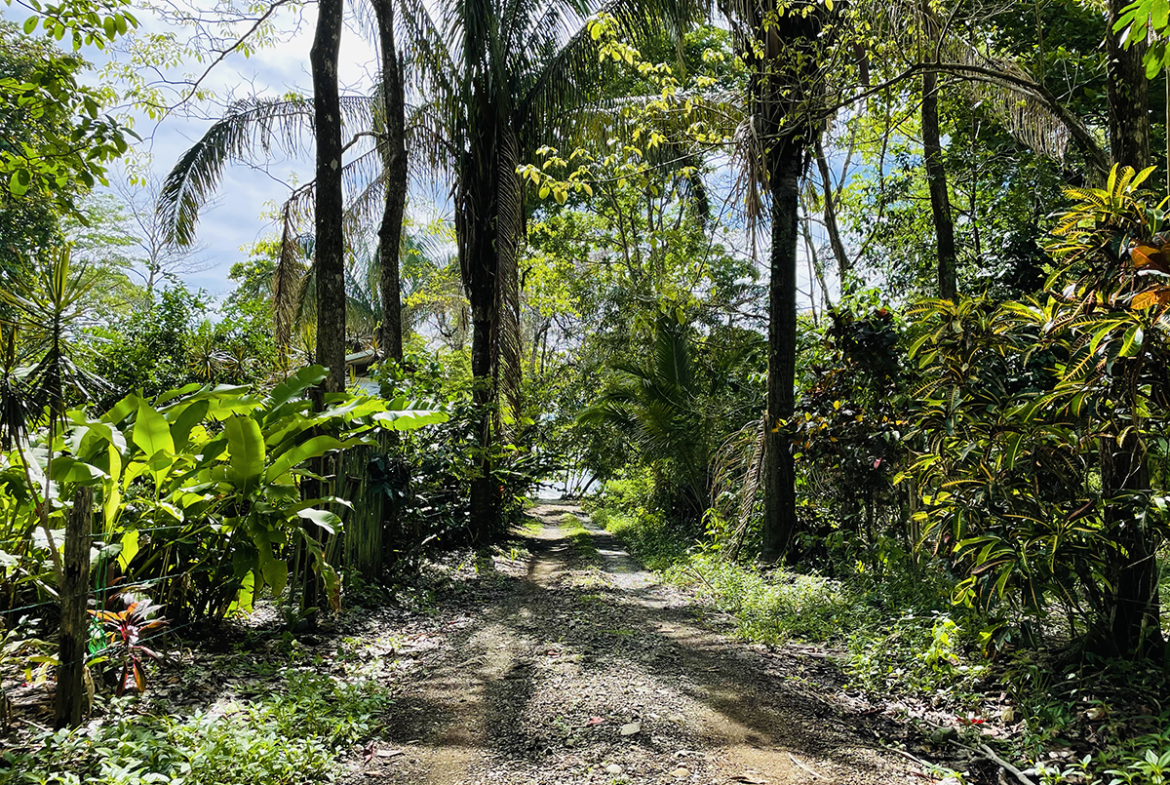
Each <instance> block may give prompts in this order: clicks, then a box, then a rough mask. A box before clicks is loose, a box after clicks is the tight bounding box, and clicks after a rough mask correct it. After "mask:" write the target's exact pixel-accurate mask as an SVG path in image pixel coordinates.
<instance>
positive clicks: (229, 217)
mask: <svg viewBox="0 0 1170 785" xmlns="http://www.w3.org/2000/svg"><path fill="white" fill-rule="evenodd" d="M197 1H198V0H197ZM133 13H134V14H135V16H136V17H137V18H138V21H139V29H138V30H137V31H136V35H139V36H143V35H152V34H159V33H174V34H175V35H176V36H177V37H180V38H186V37H189V36H190V34H191V30H189V29H188V30H184V29H179V28H176V27H174V26H171V25H168V24H166V23H165V22H164V21H162V20H160V18H159V17H158V16H156V15H154V14H152V13H150V12H148V11H143V10H141V9H140V8H139V7H138V6H137V4H136V5H135V9H134V12H133ZM25 17H26V14H24V13H22V12H21V11H20V9H19V8H13V7H5V6H0V18H4V19H7V20H10V21H14V22H16V23H17V24H20V23H22V22H23V21H24V18H25ZM315 23H316V5H315V4H311V5H307V6H304V7H303V8H301V9H300V10H298V11H291V10H290V11H289V12H286V13H285V15H284V17H283V18H278V25H277V26H278V28H279V29H280V30H281V33H280V38H281V39H282V40H280V41H279V42H277V43H275V44H274V45H271V46H267V47H264V48H261V49H259V50H257V51H256V52H254V53H252V54H251V55H250V56H249V57H244V56H243V55H240V54H232V55H229V56H228V57H226V58H225V59H224V60H223V61H222V62H220V63H218V64H217V65H216V66H215V67H214V68H213V69H212V70H211V72H210V74H209V76H208V78H207V80H206V82H205V86H206V87H208V88H210V89H211V90H212V92H213V93H214V94H215V97H216V98H215V100H214V101H211V102H204V103H200V104H194V105H192V106H191V107H190V109H191V111H190V112H188V113H173V114H170V115H168V116H167V117H166V118H164V119H163V120H162V121H161V122H159V121H153V120H150V119H148V118H147V117H146V116H145V115H144V114H141V113H134V112H131V113H130V114H131V115H132V116H133V118H134V131H135V133H137V134H138V135H139V136H141V137H142V141H141V142H139V143H136V144H135V145H134V147H135V150H136V151H137V152H138V153H145V154H147V155H148V160H149V168H150V171H151V173H152V174H153V175H154V176H156V177H157V178H158V179H159V180H160V181H161V179H162V178H164V177H165V176H166V174H167V172H168V171H169V170H170V169H171V167H172V166H173V165H174V164H175V162H176V161H178V159H179V157H180V156H181V155H182V153H183V152H184V151H185V150H187V149H188V148H189V147H190V146H191V145H192V144H193V143H194V142H195V141H196V140H198V139H199V138H200V137H201V136H202V135H203V134H204V133H206V131H207V130H208V129H209V128H210V127H211V125H212V123H213V121H214V118H215V117H216V116H217V115H218V114H219V113H220V112H222V110H223V107H224V105H225V104H226V102H227V101H229V100H230V99H231V98H233V97H245V96H249V95H253V94H260V95H263V94H269V95H279V94H284V93H288V92H292V91H296V92H301V93H306V94H307V93H310V92H311V90H310V87H311V84H312V80H311V75H310V72H309V49H310V47H311V45H312V39H313V26H314V25H315ZM36 35H40V30H39V29H38V31H37V33H36ZM67 42H68V39H66V43H67ZM116 49H117V48H116V47H115V48H112V49H111V50H108V51H103V50H99V49H97V48H96V47H85V48H84V49H83V50H82V52H81V54H82V55H83V56H84V57H85V58H86V59H87V60H88V61H89V62H90V63H91V64H92V65H93V66H94V70H93V71H91V72H90V73H89V74H87V75H86V76H85V77H84V79H83V81H88V82H89V83H91V84H96V83H97V81H98V79H99V77H98V72H99V71H100V70H101V69H102V67H104V66H105V65H106V64H107V63H109V62H110V61H111V60H112V59H115V58H120V59H122V60H124V59H125V56H124V54H120V53H118V52H117V50H116ZM341 59H342V62H341V64H340V73H339V77H340V81H341V85H342V90H343V93H345V92H350V93H363V94H366V93H368V90H369V86H370V85H371V84H372V83H373V79H374V74H375V72H376V67H377V59H376V56H375V52H374V50H373V48H372V47H370V46H369V45H368V44H367V43H366V42H365V41H364V40H363V39H362V36H361V35H360V34H359V33H358V32H356V31H355V30H354V29H353V27H352V26H347V29H346V30H345V33H344V35H343V39H342V58H341ZM199 67H200V66H191V65H187V66H184V67H182V68H179V69H172V70H169V71H165V72H161V73H160V74H159V76H161V77H164V78H167V79H171V80H176V79H179V78H181V77H182V75H183V73H184V72H191V71H195V70H196V68H199ZM110 176H111V179H112V180H123V181H124V180H125V174H124V172H122V171H121V168H120V167H114V168H111V171H110ZM312 176H313V160H312V156H311V154H310V155H308V156H305V157H303V158H302V159H300V160H295V159H294V160H288V159H275V160H273V161H271V162H270V163H269V164H268V165H267V166H266V171H260V170H257V169H253V168H249V167H247V166H240V165H237V166H230V167H228V168H227V169H226V170H225V172H224V177H223V179H222V182H221V185H220V188H219V190H218V198H217V199H216V201H215V203H214V204H212V205H211V206H210V207H209V208H208V209H206V210H204V211H203V212H202V213H201V216H200V221H199V226H198V229H197V241H198V243H199V245H200V246H202V249H201V251H200V253H199V259H200V260H201V264H199V267H201V268H204V269H201V270H200V271H198V272H194V273H188V274H184V275H183V276H182V278H183V279H184V282H185V283H186V284H187V286H188V287H189V288H192V289H202V290H204V291H205V292H206V293H207V294H209V295H211V296H213V297H218V296H222V295H225V294H227V293H228V292H229V291H230V289H231V288H232V286H233V283H232V282H231V281H230V280H228V277H227V276H228V272H229V270H230V269H231V266H232V264H234V263H235V262H238V261H242V260H244V259H246V258H247V254H246V253H245V252H244V251H241V248H242V247H244V246H247V245H250V244H252V243H255V242H256V241H257V240H260V239H262V238H263V237H264V236H265V235H267V234H270V233H273V232H275V231H276V226H275V224H274V223H273V222H272V221H271V220H270V219H268V218H266V217H264V214H265V213H270V212H271V211H272V208H273V205H279V204H280V203H282V202H283V201H284V200H285V199H286V198H287V196H288V194H289V193H290V185H291V184H294V183H304V182H306V181H307V180H310V179H312ZM130 187H133V186H130Z"/></svg>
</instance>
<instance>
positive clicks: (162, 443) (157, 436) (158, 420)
mask: <svg viewBox="0 0 1170 785" xmlns="http://www.w3.org/2000/svg"><path fill="white" fill-rule="evenodd" d="M132 439H133V441H134V444H135V446H136V447H138V449H140V450H142V452H143V454H144V455H145V457H146V458H148V459H149V458H152V457H153V456H155V455H157V454H158V453H160V452H167V453H173V452H174V451H175V442H174V439H172V438H171V426H170V425H169V424H168V423H167V421H166V418H164V417H163V416H162V415H161V414H159V413H158V412H157V411H156V410H155V409H154V407H153V406H151V405H150V404H148V403H147V402H146V401H142V400H140V401H139V402H138V416H137V418H136V419H135V420H134V430H133V432H132Z"/></svg>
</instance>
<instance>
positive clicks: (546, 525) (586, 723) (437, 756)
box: [346, 505, 923, 785]
mask: <svg viewBox="0 0 1170 785" xmlns="http://www.w3.org/2000/svg"><path fill="white" fill-rule="evenodd" d="M532 515H533V517H534V518H535V519H536V520H537V521H539V522H540V523H541V528H540V530H539V531H538V532H537V531H530V532H529V535H528V536H527V538H526V540H525V541H524V543H523V544H524V546H525V549H526V553H524V554H519V555H518V558H515V559H505V560H497V561H495V562H492V561H490V560H486V559H484V560H481V564H480V570H481V572H483V573H491V574H490V575H487V576H486V579H487V580H488V581H489V582H490V583H491V585H492V586H493V590H492V591H491V592H490V593H488V594H487V596H486V598H479V599H477V600H476V603H475V604H474V605H473V606H472V607H470V608H468V607H466V606H465V607H464V608H462V610H461V611H460V614H459V615H458V616H457V617H453V619H452V620H450V621H443V622H442V623H441V624H440V625H439V626H440V627H441V628H443V629H446V630H448V631H447V632H445V633H443V634H442V636H441V640H439V641H438V642H436V643H435V644H434V645H433V646H431V647H430V648H429V649H428V650H427V651H426V652H425V653H424V654H421V655H419V658H418V667H415V668H412V669H411V670H409V672H408V674H407V675H404V676H403V677H401V678H400V679H398V680H397V681H398V689H397V690H396V697H395V702H394V707H393V709H392V715H391V716H390V717H389V718H388V719H387V722H386V730H385V731H384V732H383V733H382V734H381V737H380V738H378V739H377V740H376V741H375V742H374V743H373V744H372V745H370V747H368V748H367V749H366V750H365V751H364V753H363V754H362V755H361V756H360V758H358V759H356V760H354V761H352V762H351V766H350V770H349V771H348V772H347V775H346V779H347V780H349V781H351V782H361V781H364V782H385V783H395V784H397V783H402V784H403V785H405V784H406V783H410V784H411V785H422V784H423V783H430V784H433V785H457V784H458V785H463V784H466V785H473V784H478V783H493V784H495V783H500V784H502V785H512V784H513V783H515V784H516V785H538V784H539V785H545V784H547V785H554V784H555V785H575V784H577V783H605V784H606V785H621V784H622V783H629V784H630V785H633V784H634V783H664V782H672V783H688V784H694V785H700V784H702V785H714V784H715V783H720V784H722V783H748V784H750V783H765V782H766V783H772V784H773V785H783V784H787V783H810V784H811V783H903V782H915V783H921V782H923V779H922V775H921V773H916V772H912V771H911V769H910V768H908V766H909V762H908V761H906V760H903V759H901V758H899V757H898V756H896V755H894V754H892V753H889V752H886V751H882V750H880V749H879V748H877V745H876V744H875V739H874V734H873V733H872V732H870V731H869V730H868V729H866V728H865V727H864V718H862V717H861V716H859V715H858V714H857V712H856V707H851V706H850V703H849V700H848V699H847V698H845V697H844V695H843V694H842V693H841V692H840V690H839V686H840V684H839V678H840V677H839V676H838V675H836V672H835V671H834V669H833V668H832V666H831V665H829V664H827V663H826V662H825V661H824V660H823V659H818V658H816V657H815V656H809V655H801V654H799V653H796V654H792V653H787V654H786V653H775V652H769V651H767V650H765V649H763V648H762V647H751V646H748V645H746V644H744V643H743V642H742V641H737V640H734V639H732V638H730V637H727V636H725V635H723V634H720V633H718V632H715V631H712V629H711V627H712V625H711V624H709V623H707V622H705V621H704V620H703V619H702V615H703V614H704V613H707V614H710V610H709V609H707V610H704V609H703V608H701V607H699V606H695V605H693V604H691V603H690V602H689V600H688V599H687V598H686V597H685V596H683V595H681V594H678V593H676V592H674V591H673V590H671V589H669V588H667V587H664V586H661V585H659V584H658V583H657V582H656V581H655V580H654V576H653V575H651V574H650V573H647V572H645V571H643V570H642V569H641V568H640V566H639V565H638V564H637V563H636V562H635V561H634V560H633V559H631V558H630V556H629V555H628V554H626V553H625V552H624V551H623V550H622V548H621V546H620V544H619V543H618V542H617V541H616V540H615V539H614V538H613V537H612V536H611V535H609V534H607V533H605V532H603V531H599V530H597V529H596V528H594V527H592V526H591V525H590V524H588V522H587V521H585V520H584V516H583V515H582V514H581V512H580V510H579V509H577V508H574V507H570V506H564V505H546V506H543V507H538V508H536V509H535V510H533V511H532ZM566 516H568V517H566ZM581 523H584V524H585V528H584V529H582V528H581V525H580V524H581ZM440 613H442V611H441V610H440ZM444 625H445V626H444Z"/></svg>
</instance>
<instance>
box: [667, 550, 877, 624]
mask: <svg viewBox="0 0 1170 785" xmlns="http://www.w3.org/2000/svg"><path fill="white" fill-rule="evenodd" d="M666 577H667V579H668V580H670V581H672V582H674V583H677V584H685V585H688V586H691V587H693V588H694V589H695V590H696V591H697V593H698V594H699V596H701V597H708V598H710V599H712V600H713V601H714V602H715V604H716V606H718V607H719V608H720V609H721V610H724V611H727V612H729V613H731V614H733V615H734V616H735V617H736V622H737V625H738V631H739V634H740V635H742V636H743V637H744V638H747V639H749V640H755V641H762V642H764V643H779V642H780V641H783V640H787V639H790V638H800V639H803V640H811V641H825V640H830V639H832V638H836V637H839V636H840V635H841V634H842V631H843V630H846V629H853V628H856V627H857V626H858V625H859V624H864V623H865V622H867V621H869V620H871V614H870V613H869V612H868V611H867V609H866V608H865V606H864V603H863V602H862V601H861V598H859V597H858V596H856V595H855V594H854V593H853V592H852V591H850V589H849V587H847V586H846V585H845V584H843V583H841V582H840V581H836V580H833V579H831V578H826V577H824V576H822V575H817V574H815V573H813V574H802V573H797V572H791V571H788V570H784V569H777V570H773V571H771V572H770V573H768V574H765V573H762V572H761V571H760V570H759V569H757V568H755V567H752V566H747V565H743V564H736V563H733V562H729V561H727V560H726V559H723V558H721V557H719V556H717V555H713V554H706V553H699V554H693V555H692V556H691V557H690V558H689V559H688V560H687V561H686V562H684V563H678V564H676V565H675V566H674V567H672V568H671V569H669V570H667V572H666Z"/></svg>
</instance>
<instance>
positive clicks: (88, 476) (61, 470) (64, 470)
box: [50, 455, 106, 485]
mask: <svg viewBox="0 0 1170 785" xmlns="http://www.w3.org/2000/svg"><path fill="white" fill-rule="evenodd" d="M50 477H51V478H52V480H53V481H54V482H72V483H77V484H79V485H94V484H96V483H99V482H101V481H102V480H104V479H106V473H105V472H104V471H102V470H101V469H99V468H98V467H96V466H93V465H91V464H88V463H86V462H85V461H79V460H77V459H76V458H71V457H70V456H68V455H59V456H57V457H56V458H55V459H54V460H53V465H52V470H51V471H50Z"/></svg>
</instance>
